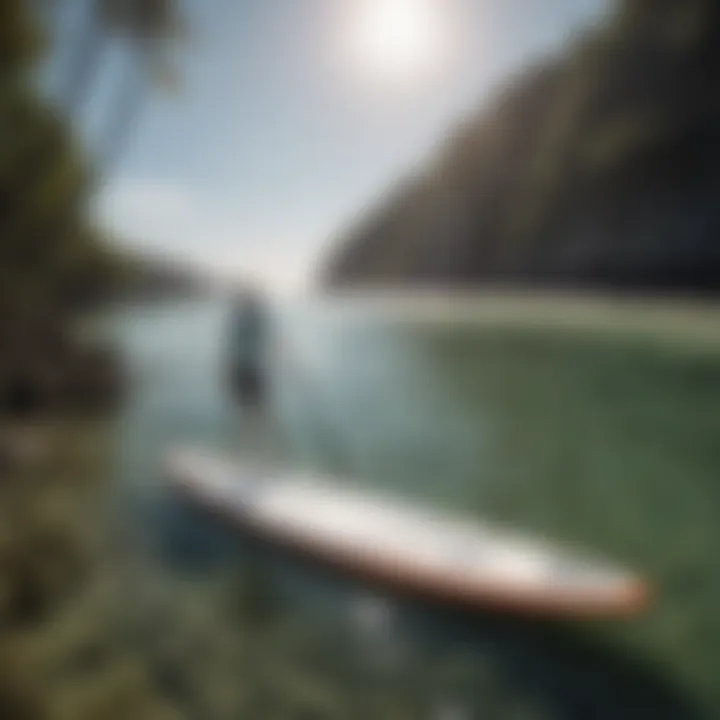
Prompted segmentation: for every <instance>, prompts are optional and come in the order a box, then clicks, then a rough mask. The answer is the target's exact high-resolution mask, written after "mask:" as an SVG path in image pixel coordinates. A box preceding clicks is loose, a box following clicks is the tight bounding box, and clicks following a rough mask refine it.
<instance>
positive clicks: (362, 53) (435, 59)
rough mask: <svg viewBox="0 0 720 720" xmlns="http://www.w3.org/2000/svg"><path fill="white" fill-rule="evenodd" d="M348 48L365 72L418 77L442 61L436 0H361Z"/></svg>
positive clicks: (388, 76) (386, 76) (401, 78)
mask: <svg viewBox="0 0 720 720" xmlns="http://www.w3.org/2000/svg"><path fill="white" fill-rule="evenodd" d="M355 7H356V15H355V17H354V22H353V32H352V40H353V42H352V44H351V51H352V54H353V56H354V58H353V59H354V63H355V65H356V67H357V68H358V69H360V70H362V72H364V73H365V74H370V75H373V76H376V77H378V78H380V79H385V80H390V81H410V80H419V79H422V78H425V77H427V76H428V74H429V73H431V72H432V71H433V70H434V69H435V68H436V66H437V64H438V63H439V62H440V60H441V55H442V47H441V46H442V42H441V38H442V32H441V28H440V25H441V22H440V21H441V19H442V18H441V13H440V12H439V9H438V3H437V0H361V1H360V2H358V3H357V4H356V5H355Z"/></svg>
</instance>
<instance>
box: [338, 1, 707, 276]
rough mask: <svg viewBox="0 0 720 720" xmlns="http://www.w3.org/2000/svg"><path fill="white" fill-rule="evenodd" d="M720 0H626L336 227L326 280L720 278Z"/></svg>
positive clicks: (514, 82) (512, 82)
mask: <svg viewBox="0 0 720 720" xmlns="http://www.w3.org/2000/svg"><path fill="white" fill-rule="evenodd" d="M718 77H720V4H719V3H717V2H716V1H715V0H622V1H621V2H618V3H617V6H616V7H615V9H614V12H613V14H612V15H611V16H610V17H609V18H608V20H607V21H606V22H605V23H603V24H602V25H601V26H599V27H596V28H593V29H591V30H590V31H588V32H586V33H585V34H584V35H583V36H582V37H579V38H577V39H576V40H575V42H574V43H573V44H572V46H568V47H566V48H564V49H563V50H562V51H560V52H559V53H558V55H557V56H556V57H555V58H553V59H551V60H548V61H545V62H544V63H543V64H542V65H536V66H535V67H533V68H531V69H527V70H525V71H523V72H522V73H520V74H518V75H517V76H515V77H513V78H510V79H508V80H507V82H506V84H505V86H504V89H503V90H502V91H500V92H499V93H497V94H496V96H495V98H494V100H493V101H492V102H491V103H490V104H489V105H487V104H486V105H484V106H483V107H482V108H480V109H479V110H478V111H477V112H476V114H475V115H474V116H473V117H470V118H468V119H467V120H466V121H465V122H463V123H462V124H461V126H459V127H457V128H455V130H454V132H452V133H451V135H450V136H449V137H448V138H447V139H446V141H445V142H444V144H443V145H442V146H441V149H440V151H439V153H438V154H437V155H436V156H434V157H432V158H429V159H428V162H427V163H426V165H425V167H424V168H423V169H422V171H421V172H418V173H417V174H416V175H415V176H413V177H411V178H409V179H405V180H404V181H403V182H401V183H399V184H398V186H397V188H396V189H395V191H394V193H393V196H392V197H390V198H389V199H388V201H386V202H385V204H384V206H383V207H381V208H375V209H374V211H372V212H370V213H369V214H368V215H365V216H364V217H362V218H361V219H360V221H359V222H358V223H357V224H356V225H355V227H353V228H352V229H351V231H350V232H349V233H346V234H345V235H344V236H343V237H341V238H339V239H338V243H337V246H336V251H335V253H334V255H333V256H332V257H331V258H329V260H328V263H327V265H326V268H325V277H326V281H327V282H328V283H329V284H338V285H346V284H367V283H383V284H385V283H393V284H394V283H406V282H412V283H418V282H430V283H440V284H442V283H445V284H450V285H455V284H459V283H466V284H476V283H479V282H482V281H492V282H512V283H531V284H532V283H536V284H543V285H556V284H569V285H599V286H621V287H651V288H670V287H673V288H691V289H717V288H719V287H720V202H718V200H719V199H720V122H719V120H720V83H718Z"/></svg>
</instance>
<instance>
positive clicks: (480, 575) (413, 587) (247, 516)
mask: <svg viewBox="0 0 720 720" xmlns="http://www.w3.org/2000/svg"><path fill="white" fill-rule="evenodd" d="M165 470H166V475H167V477H168V479H169V481H170V482H171V483H172V485H173V487H174V488H175V489H177V490H178V491H180V492H182V493H183V495H185V496H186V497H187V498H189V499H190V500H192V501H193V502H194V503H196V504H199V505H201V506H203V507H205V508H206V509H208V510H211V511H213V512H214V513H216V514H217V515H219V516H221V517H222V518H224V519H225V520H227V521H229V522H230V523H232V524H234V525H236V526H238V527H242V528H243V529H244V530H246V531H250V532H251V533H253V534H254V535H258V536H260V537H262V538H264V539H266V540H267V541H269V542H274V543H278V544H281V545H283V546H286V547H288V548H290V549H293V550H296V551H299V552H301V553H303V554H305V555H308V556H311V557H314V558H316V559H318V560H321V561H323V562H325V563H330V564H332V565H333V566H335V567H336V568H338V569H340V570H343V571H346V572H349V573H352V574H353V575H355V576H358V577H361V578H362V579H364V580H366V581H367V582H371V583H375V584H378V585H382V586H385V587H388V588H392V589H395V590H399V591H403V592H409V593H412V594H416V595H418V596H420V597H423V598H426V599H429V600H434V601H440V602H443V603H452V604H458V605H462V606H464V607H466V608H476V609H485V610H497V611H501V612H507V613H521V614H525V615H537V616H555V617H561V618H562V617H578V618H581V617H611V616H614V617H623V616H630V615H633V614H635V613H638V612H639V611H641V610H642V609H643V608H644V607H645V605H646V602H647V596H648V591H647V586H646V583H645V582H644V581H643V580H642V579H641V578H640V577H638V576H637V575H636V574H634V573H632V572H629V571H627V570H625V569H622V568H618V567H615V566H614V565H613V564H612V563H609V562H607V561H604V560H601V559H598V558H596V557H594V556H592V555H589V554H588V555H586V554H584V553H579V552H577V551H575V550H571V549H569V548H567V547H564V546H562V545H559V544H553V543H550V542H547V541H545V540H542V539H535V538H532V537H528V536H525V535H523V534H522V533H517V532H514V531H511V530H509V529H506V528H504V527H501V526H498V525H496V524H494V523H486V522H480V521H478V520H476V519H474V518H465V517H460V516H456V515H454V514H451V513H445V512H441V511H437V510H431V509H429V508H424V507H421V506H418V505H412V504H410V503H406V502H404V501H402V500H401V499H399V498H396V497H393V496H390V495H389V494H388V495H386V494H384V493H378V492H369V491H367V490H366V489H362V488H359V487H357V486H352V485H350V484H348V483H342V482H339V481H333V480H329V479H325V478H321V477H315V476H312V475H307V474H302V473H293V472H281V471H272V470H271V469H269V468H267V467H257V466H252V465H244V464H242V463H239V462H236V461H234V460H230V459H225V458H222V457H219V456H217V455H215V454H213V453H209V452H202V451H197V450H192V449H187V448H181V449H175V450H173V451H171V452H169V453H168V455H167V457H166V462H165Z"/></svg>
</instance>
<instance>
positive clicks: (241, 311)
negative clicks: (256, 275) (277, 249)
mask: <svg viewBox="0 0 720 720" xmlns="http://www.w3.org/2000/svg"><path fill="white" fill-rule="evenodd" d="M269 337H270V318H269V310H268V307H267V304H266V301H265V299H264V298H263V297H262V296H261V295H260V293H259V292H257V291H255V290H253V289H251V288H245V289H243V290H242V291H241V292H240V293H239V294H238V295H237V297H236V299H235V301H234V303H233V308H232V311H231V316H230V343H229V344H230V348H229V355H230V357H229V373H230V386H231V388H232V391H233V393H234V394H235V395H236V396H237V397H238V399H240V400H242V401H244V402H248V403H251V404H253V405H260V404H262V402H263V399H264V397H265V394H266V389H267V388H266V384H267V375H266V370H267V367H266V365H267V362H268V343H269Z"/></svg>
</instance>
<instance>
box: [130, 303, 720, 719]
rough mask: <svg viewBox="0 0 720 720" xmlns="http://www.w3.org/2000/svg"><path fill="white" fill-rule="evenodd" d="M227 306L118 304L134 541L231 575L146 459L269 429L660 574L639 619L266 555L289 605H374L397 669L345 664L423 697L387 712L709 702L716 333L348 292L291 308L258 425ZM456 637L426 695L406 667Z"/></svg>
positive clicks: (719, 442)
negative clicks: (397, 585)
mask: <svg viewBox="0 0 720 720" xmlns="http://www.w3.org/2000/svg"><path fill="white" fill-rule="evenodd" d="M483 302H485V303H487V302H488V300H487V299H486V300H485V301H483ZM224 313H225V311H224V309H223V308H222V307H221V306H219V305H218V304H211V303H207V304H202V305H201V304H194V305H184V306H176V307H172V308H166V309H144V310H142V309H136V310H134V311H128V312H124V313H121V314H120V315H119V317H118V323H117V325H118V327H119V329H120V334H121V337H122V338H123V342H124V346H125V348H126V350H127V352H128V357H129V360H130V362H131V365H132V367H133V370H134V374H135V379H136V380H135V390H134V393H133V396H132V397H131V399H130V401H129V403H128V406H127V407H126V409H125V412H124V417H123V420H122V422H121V425H120V430H119V434H118V450H117V476H118V480H119V483H118V484H119V487H120V488H122V492H123V495H124V497H126V499H127V500H128V502H129V508H130V512H129V517H130V518H131V520H130V523H131V525H132V527H133V535H134V536H135V537H136V538H141V539H142V541H141V542H139V543H138V547H139V550H137V552H138V553H140V554H141V555H147V556H148V557H152V558H153V559H152V562H153V563H158V564H159V566H160V567H162V568H166V569H167V572H168V573H181V574H182V573H184V572H190V571H188V570H187V567H188V563H187V562H185V563H183V562H180V563H178V562H175V561H174V560H173V558H174V559H175V560H177V557H178V556H182V557H183V558H185V560H187V559H188V558H192V560H193V562H192V563H191V564H192V566H193V568H194V571H197V570H198V569H199V570H200V571H204V570H206V569H207V568H208V567H212V568H214V569H215V571H216V572H219V573H220V574H222V573H227V574H231V573H235V572H237V570H238V567H239V565H241V564H242V562H243V561H242V560H241V559H240V558H239V556H238V555H237V554H235V553H234V552H233V553H227V552H226V548H227V545H228V544H232V542H233V541H232V540H231V539H227V538H225V537H222V538H218V537H216V536H215V535H214V534H213V533H214V530H213V528H207V527H206V525H207V523H206V521H202V520H201V519H199V518H195V517H194V516H193V515H192V514H191V513H187V512H185V511H184V510H178V509H177V507H176V505H175V502H174V500H173V499H172V498H171V497H169V496H168V495H167V493H166V492H165V490H164V488H163V486H162V483H160V482H158V480H159V473H158V459H159V454H160V453H161V451H162V448H163V447H164V446H165V444H166V443H169V442H178V441H193V442H202V443H206V444H212V445H215V446H219V447H223V446H225V447H226V446H229V445H234V446H236V447H239V448H240V449H241V451H242V452H245V453H251V452H258V446H259V445H262V450H263V452H264V453H265V454H269V455H272V456H273V457H275V458H276V459H278V460H282V461H284V462H288V463H290V464H293V465H296V464H303V465H309V466H315V467H319V468H322V469H325V470H331V471H335V472H337V473H340V474H344V475H345V474H346V475H349V476H352V477H353V478H354V479H356V480H358V481H361V482H365V483H368V484H378V485H381V486H384V487H391V488H393V489H394V490H395V491H396V492H398V493H402V494H406V495H413V496H419V497H421V498H423V499H424V500H425V501H426V502H430V503H435V504H442V505H445V506H448V507H451V508H458V509H462V510H463V511H465V512H470V513H476V514H477V515H478V516H482V517H490V518H494V519H500V520H503V521H508V522H511V523H513V524H515V525H517V526H518V527H521V528H525V529H531V530H533V531H537V532H540V533H543V534H547V535H550V536H551V537H555V538H558V539H562V540H564V541H567V542H571V543H578V544H579V545H581V546H583V547H588V548H592V549H594V550H596V551H598V552H601V553H603V554H606V555H608V556H610V557H613V558H616V559H617V560H618V561H622V562H623V563H625V564H627V565H629V566H631V567H635V568H638V569H639V570H641V571H643V572H644V573H646V574H647V575H648V577H649V578H650V579H651V581H652V583H653V585H654V587H655V595H656V597H655V600H654V602H653V604H652V607H651V609H650V611H649V612H648V613H647V614H646V615H645V616H643V617H642V618H641V619H639V620H636V621H632V622H629V623H617V622H615V623H587V624H581V625H577V624H568V625H562V626H561V625H558V624H549V623H544V622H537V621H536V622H529V621H515V620H508V619H500V618H497V617H491V616H482V617H479V616H475V617H469V616H459V615H457V614H453V613H450V612H447V611H443V610H442V609H438V608H427V607H420V606H418V605H416V604H413V603H410V602H407V601H400V600H398V599H394V598H383V600H382V603H381V604H380V605H377V603H376V604H375V605H373V604H372V603H370V604H368V602H367V597H368V594H370V593H371V594H372V596H373V597H377V595H378V593H377V592H375V591H371V590H370V589H366V588H359V587H357V586H354V585H352V584H350V583H347V582H344V581H343V580H342V579H340V578H334V577H332V576H331V575H329V574H328V573H324V572H320V571H317V570H315V569H313V568H305V567H300V566H299V565H297V564H296V563H295V562H294V561H292V560H290V559H288V558H277V557H270V556H269V555H268V554H267V553H266V554H265V555H263V557H264V558H265V559H264V560H263V563H265V564H266V565H267V566H272V572H271V573H269V574H271V575H272V577H273V578H274V579H273V581H272V583H271V584H272V585H273V587H274V588H275V590H274V592H277V593H278V594H279V595H282V597H283V598H284V600H283V602H284V605H285V606H286V607H289V608H290V610H291V612H292V611H295V612H296V613H297V614H298V616H300V617H307V618H312V617H315V618H316V619H315V620H312V622H317V616H318V615H322V616H324V617H325V619H326V621H327V623H326V624H329V623H330V621H329V619H328V618H329V617H330V616H331V615H332V616H333V617H334V618H335V620H334V621H333V622H335V623H337V624H335V625H333V627H340V628H341V627H342V626H343V623H344V624H345V625H347V627H348V628H349V632H350V633H351V634H352V632H354V631H353V629H352V628H353V627H354V626H359V629H357V633H359V634H361V635H362V634H363V633H366V634H367V632H366V630H363V621H362V618H363V617H364V616H365V615H368V616H370V617H371V618H372V616H373V610H372V608H373V607H380V608H382V611H381V613H380V615H381V617H382V618H384V620H383V621H382V622H383V627H384V629H383V632H382V635H383V638H384V640H383V641H382V642H385V641H387V639H388V638H389V637H392V639H393V643H394V646H397V647H402V648H404V649H403V653H404V657H405V658H406V659H405V661H404V666H405V669H404V670H403V671H402V672H400V673H399V671H397V670H396V671H394V672H395V674H394V675H393V674H392V673H391V674H390V675H388V676H387V677H385V678H384V679H383V678H382V677H381V675H382V674H380V675H377V676H373V677H374V678H375V679H374V680H372V681H371V680H369V679H368V678H367V677H365V678H364V679H363V680H359V679H358V677H356V678H355V680H356V684H357V683H359V686H360V687H361V688H365V690H363V692H364V693H365V692H366V691H367V687H369V686H370V685H372V687H373V688H375V687H376V685H377V683H380V686H382V687H383V688H384V690H383V692H386V693H388V694H389V695H392V696H393V697H394V695H393V693H394V694H395V695H397V696H398V697H399V698H405V699H407V697H408V696H413V697H414V698H415V700H416V703H419V707H420V709H417V710H416V711H408V712H410V714H405V715H402V714H396V715H392V714H389V715H387V716H388V717H439V718H442V717H448V718H455V717H458V718H464V717H550V718H553V717H558V718H574V717H583V718H587V717H599V718H616V717H648V718H659V717H668V718H684V717H693V716H695V715H703V714H704V715H705V716H708V717H720V691H719V690H718V683H720V612H718V609H719V608H720V572H718V559H717V558H718V552H719V551H720V523H719V522H718V520H720V517H719V516H720V354H718V353H717V351H716V349H715V346H714V344H713V342H709V343H708V342H701V341H698V339H697V337H692V338H690V339H688V338H687V337H686V336H685V335H687V333H685V334H683V333H680V332H676V330H677V329H678V328H680V329H686V328H687V318H686V317H683V318H681V320H680V321H678V320H677V318H674V319H672V321H670V320H669V321H668V323H667V328H664V327H663V326H662V323H660V329H659V330H658V331H657V332H655V331H654V332H652V333H646V332H641V331H638V327H639V328H640V329H642V328H643V327H644V326H643V318H642V315H640V319H639V321H638V322H639V325H638V326H635V327H633V326H631V327H627V326H625V325H624V324H621V323H618V322H617V321H616V319H613V321H612V322H609V323H605V325H604V326H601V327H598V326H597V323H595V324H594V325H593V330H592V331H591V330H588V329H586V330H582V329H580V330H578V329H577V327H576V328H575V329H573V326H571V325H569V324H568V323H563V322H559V321H557V318H555V317H553V316H547V317H546V318H545V320H544V321H543V322H540V323H538V322H532V323H523V322H517V321H516V319H514V320H513V322H504V321H497V322H487V318H486V319H485V320H478V321H477V322H473V321H472V320H470V321H468V320H467V318H465V319H464V320H463V322H461V323H460V322H452V313H450V315H448V316H447V317H445V318H444V319H438V318H435V319H434V320H432V321H427V322H425V321H421V320H418V319H417V318H415V319H414V320H413V321H410V320H403V319H402V318H401V317H399V316H397V315H396V316H395V317H392V318H391V317H390V316H388V315H384V314H383V313H378V312H377V310H376V309H373V311H370V310H368V309H367V308H364V307H363V305H362V304H361V303H346V304H345V305H338V304H337V303H334V304H332V305H328V304H327V303H326V304H322V303H321V304H319V305H318V304H316V305H315V306H306V307H295V308H285V309H283V311H282V312H281V314H280V326H281V328H282V332H281V337H282V338H283V354H284V357H285V360H284V361H283V362H282V363H280V364H278V365H277V366H276V367H275V378H276V386H275V387H276V396H275V402H274V407H275V412H274V414H273V418H274V424H273V425H272V427H271V426H270V425H269V424H268V421H267V419H266V420H263V421H262V424H260V423H259V421H258V419H257V418H253V417H250V416H249V415H248V414H247V413H244V412H243V411H242V410H241V409H238V408H237V407H234V405H233V403H232V401H231V399H230V398H229V397H228V395H227V393H226V392H225V391H224V388H223V386H222V384H221V382H220V369H221V363H222V338H223V327H224V323H225V321H226V318H225V316H224ZM616 316H617V313H616ZM653 322H654V321H653ZM575 325H577V323H575ZM601 325H602V324H601ZM636 325H637V324H636ZM647 325H648V326H649V325H650V323H649V322H648V323H647ZM579 326H580V327H582V323H580V324H579ZM710 327H711V328H712V325H711V326H710ZM710 334H712V332H711V333H710ZM700 335H701V336H702V333H701V334H700ZM705 335H707V333H705ZM701 339H702V338H701ZM705 339H707V338H705ZM711 339H712V338H711ZM203 523H205V525H203ZM178 548H179V549H178ZM245 555H247V553H245ZM168 558H170V559H169V560H168ZM368 607H369V608H370V610H369V611H367V612H366V610H367V608H368ZM364 608H365V609H364ZM376 614H377V613H376ZM358 617H359V618H360V621H359V622H358ZM308 622H311V620H310V619H308ZM321 624H322V623H321ZM367 624H368V623H365V625H367ZM370 624H372V622H370ZM338 632H339V631H338ZM318 633H320V631H318ZM318 637H319V635H318ZM317 642H318V644H320V640H319V639H318V640H317ZM372 652H373V654H374V655H377V656H379V655H381V654H382V653H383V652H384V650H382V649H381V648H380V646H379V645H378V646H377V647H375V649H374V650H373V651H372ZM458 657H462V658H463V659H462V662H461V664H462V668H463V669H462V671H461V672H460V671H459V672H456V673H455V675H457V676H462V677H463V680H462V682H460V681H459V680H453V681H452V682H450V681H448V682H446V685H447V686H448V687H450V686H452V687H453V688H454V689H453V690H452V691H446V692H444V694H443V693H440V695H438V694H437V693H435V694H434V695H433V694H432V693H430V694H428V695H424V694H423V693H424V690H423V688H425V689H427V688H428V687H429V684H432V683H429V681H423V680H422V678H423V677H427V676H428V675H427V674H428V673H431V674H432V673H435V674H436V675H437V674H439V675H442V674H443V673H445V674H446V675H447V674H448V673H449V674H450V675H452V674H453V671H451V670H444V669H443V668H452V667H454V666H455V665H456V664H457V663H458V662H460V661H458ZM358 672H359V671H358ZM398 673H399V674H398ZM488 678H489V679H488ZM326 679H327V678H326ZM328 682H330V685H332V682H333V681H332V679H329V680H328ZM383 683H384V685H383ZM350 685H352V682H351V683H350ZM440 696H442V697H450V700H448V701H447V702H450V703H451V705H452V708H450V709H446V714H445V715H443V714H442V712H444V711H443V710H442V709H441V706H442V702H441V699H438V698H439V697H440ZM403 701H404V700H403ZM397 702H398V703H399V702H401V700H398V701H397ZM351 704H352V703H351ZM438 708H440V709H438ZM398 712H399V711H398ZM413 712H415V714H412V713H413ZM452 712H455V713H456V714H455V715H453V714H451V713H452ZM329 716H330V717H332V716H334V715H332V714H331V715H329ZM335 716H337V713H336V714H335ZM348 716H352V715H348ZM357 716H359V717H363V715H362V713H361V714H359V715H357ZM365 716H368V715H367V713H366V714H365ZM298 717H299V715H298ZM313 717H314V716H313ZM323 717H324V716H323Z"/></svg>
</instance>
